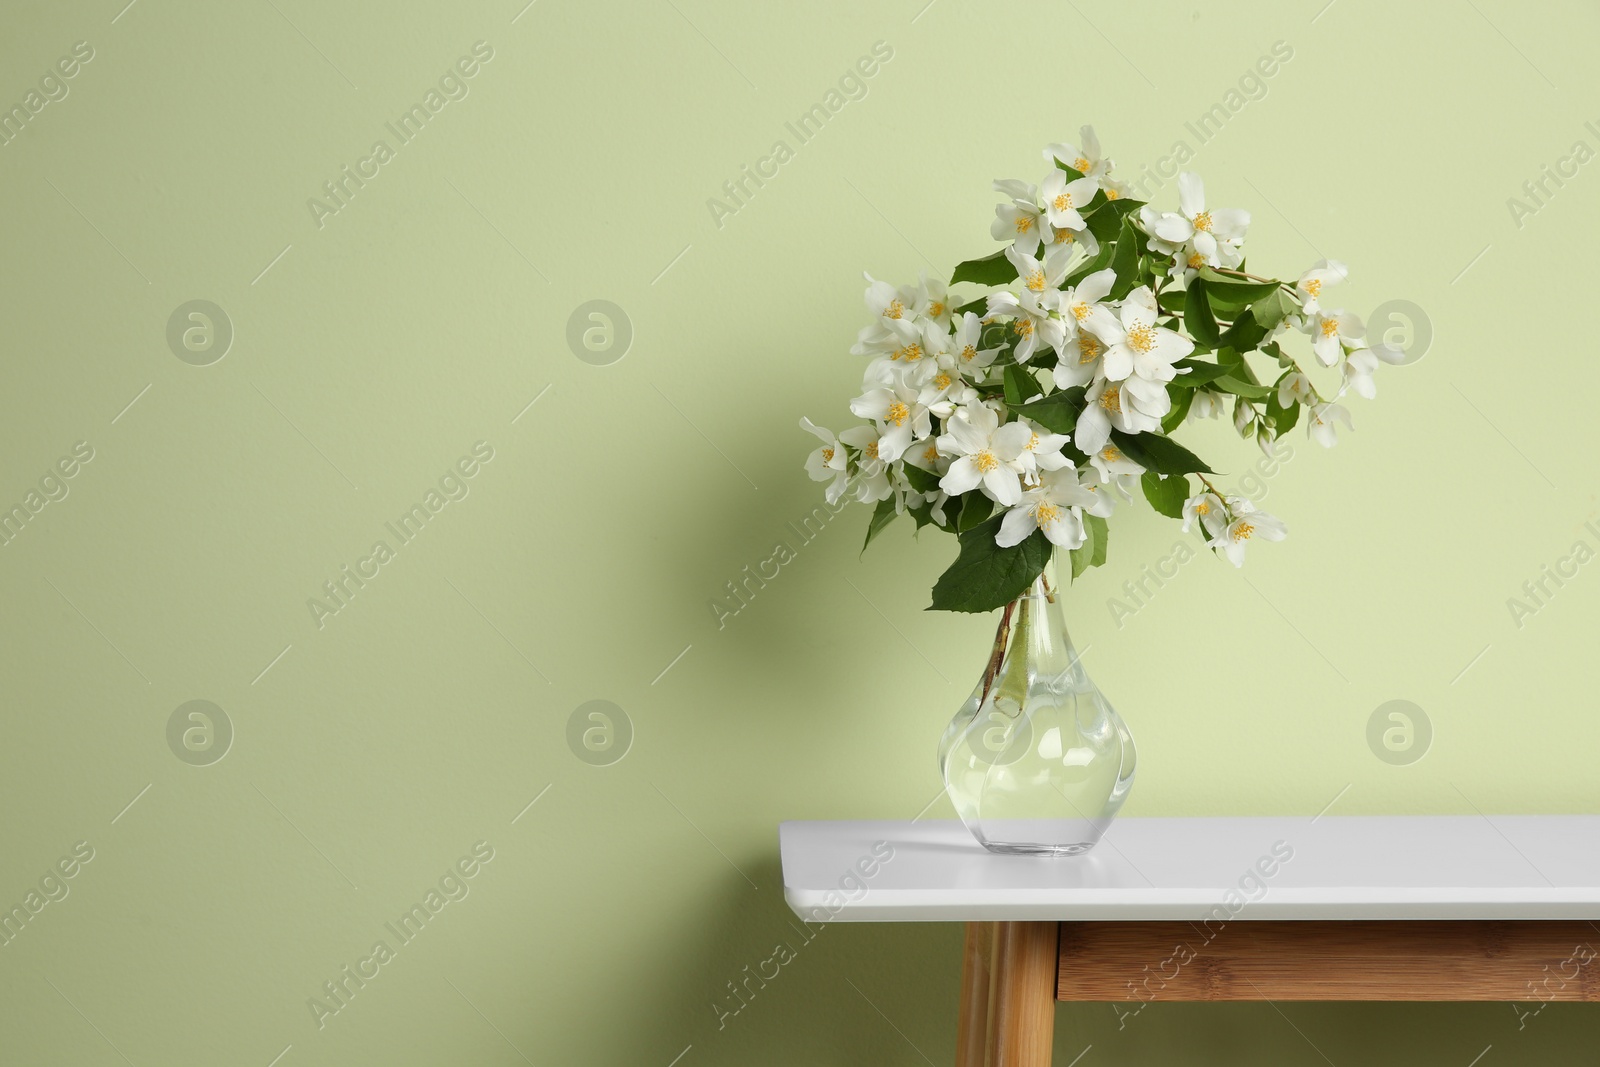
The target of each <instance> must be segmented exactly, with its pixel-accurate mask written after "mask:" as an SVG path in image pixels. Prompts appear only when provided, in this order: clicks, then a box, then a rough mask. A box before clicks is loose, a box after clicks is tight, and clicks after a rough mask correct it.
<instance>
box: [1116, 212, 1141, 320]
mask: <svg viewBox="0 0 1600 1067" xmlns="http://www.w3.org/2000/svg"><path fill="white" fill-rule="evenodd" d="M1111 269H1112V270H1114V271H1116V272H1117V280H1116V283H1115V284H1114V285H1112V287H1111V299H1113V300H1121V299H1122V298H1123V297H1125V296H1127V295H1128V294H1129V293H1130V292H1132V291H1133V287H1134V286H1135V285H1137V284H1139V231H1138V230H1136V229H1134V227H1133V220H1132V219H1129V218H1124V219H1123V220H1122V229H1121V230H1120V231H1119V233H1118V235H1117V251H1116V253H1115V254H1114V255H1113V256H1112V257H1111Z"/></svg>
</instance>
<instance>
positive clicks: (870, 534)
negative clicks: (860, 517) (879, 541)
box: [861, 493, 900, 552]
mask: <svg viewBox="0 0 1600 1067" xmlns="http://www.w3.org/2000/svg"><path fill="white" fill-rule="evenodd" d="M898 514H900V512H899V511H897V510H896V509H895V503H894V494H893V493H890V494H889V495H888V496H886V497H884V498H883V499H882V500H880V501H878V506H877V507H876V508H874V509H872V519H871V520H870V521H869V522H868V523H867V539H866V540H865V541H863V542H861V551H862V552H866V550H867V546H868V545H870V544H872V539H873V538H874V537H877V536H878V534H880V533H881V532H883V528H884V527H885V526H887V525H889V524H890V523H891V522H893V521H894V519H895V516H896V515H898Z"/></svg>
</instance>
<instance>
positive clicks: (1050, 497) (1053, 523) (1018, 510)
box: [994, 469, 1098, 548]
mask: <svg viewBox="0 0 1600 1067" xmlns="http://www.w3.org/2000/svg"><path fill="white" fill-rule="evenodd" d="M1097 503H1098V499H1097V498H1096V496H1095V494H1094V493H1092V492H1090V491H1089V490H1087V489H1085V488H1083V487H1082V486H1081V485H1079V484H1078V474H1077V471H1076V470H1072V469H1067V470H1060V471H1052V472H1050V473H1048V474H1046V475H1045V476H1044V480H1043V481H1041V482H1040V484H1039V485H1038V486H1036V487H1034V488H1032V489H1029V490H1027V491H1026V492H1024V493H1023V494H1022V499H1021V500H1020V501H1019V502H1018V503H1017V504H1016V506H1014V507H1012V508H1011V509H1010V510H1009V511H1007V512H1006V517H1005V518H1004V519H1001V520H1000V530H999V532H998V533H996V534H995V538H994V541H995V544H997V545H999V546H1000V547H1002V548H1010V547H1011V546H1012V545H1020V544H1021V543H1022V542H1023V541H1025V540H1027V538H1028V537H1029V536H1031V535H1032V534H1033V531H1035V530H1043V531H1044V535H1045V537H1047V538H1048V539H1049V540H1050V543H1051V544H1053V545H1056V546H1058V547H1060V548H1079V547H1081V546H1082V545H1083V539H1084V533H1083V509H1084V508H1088V507H1093V506H1095V505H1096V504H1097Z"/></svg>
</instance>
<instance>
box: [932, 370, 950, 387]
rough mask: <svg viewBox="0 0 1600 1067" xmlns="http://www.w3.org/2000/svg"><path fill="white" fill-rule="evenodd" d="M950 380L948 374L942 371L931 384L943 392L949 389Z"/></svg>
mask: <svg viewBox="0 0 1600 1067" xmlns="http://www.w3.org/2000/svg"><path fill="white" fill-rule="evenodd" d="M952 380H953V379H951V377H950V375H949V374H947V373H945V372H944V371H940V372H939V373H938V375H936V376H935V377H934V379H933V384H934V385H937V386H938V387H939V389H940V391H941V392H942V391H943V390H945V389H948V388H950V382H951V381H952Z"/></svg>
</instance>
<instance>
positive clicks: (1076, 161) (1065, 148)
mask: <svg viewBox="0 0 1600 1067" xmlns="http://www.w3.org/2000/svg"><path fill="white" fill-rule="evenodd" d="M1078 143H1079V144H1080V145H1082V146H1083V147H1082V148H1081V149H1080V148H1074V147H1073V146H1072V145H1070V144H1066V143H1061V144H1053V145H1050V146H1049V147H1047V148H1046V149H1045V150H1044V161H1045V162H1046V163H1050V164H1054V163H1055V162H1056V161H1057V160H1060V161H1061V162H1062V163H1064V164H1066V165H1067V166H1069V167H1071V168H1072V169H1073V170H1075V171H1077V172H1078V173H1079V174H1084V175H1087V176H1089V177H1091V178H1100V177H1102V176H1103V175H1105V174H1106V173H1107V172H1108V171H1109V170H1110V169H1111V160H1109V159H1106V158H1104V157H1102V156H1101V155H1100V138H1098V137H1096V136H1095V135H1094V127H1093V126H1085V127H1083V128H1082V129H1081V130H1079V131H1078Z"/></svg>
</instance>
